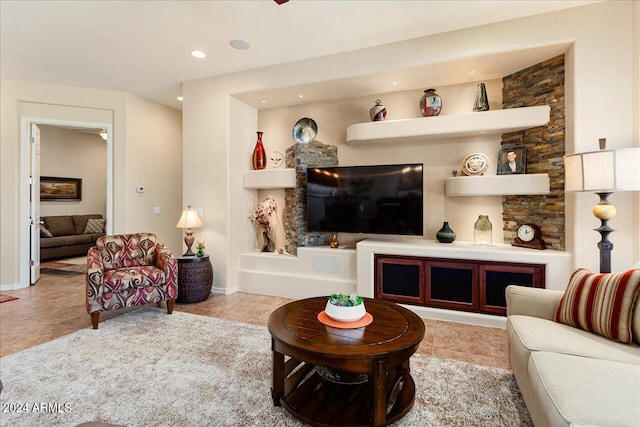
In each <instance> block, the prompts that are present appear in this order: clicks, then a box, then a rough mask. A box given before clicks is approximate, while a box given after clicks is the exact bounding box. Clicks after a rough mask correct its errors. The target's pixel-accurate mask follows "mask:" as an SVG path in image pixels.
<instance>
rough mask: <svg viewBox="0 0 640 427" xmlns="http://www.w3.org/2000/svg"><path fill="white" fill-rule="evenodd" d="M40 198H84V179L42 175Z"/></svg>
mask: <svg viewBox="0 0 640 427" xmlns="http://www.w3.org/2000/svg"><path fill="white" fill-rule="evenodd" d="M40 200H82V179H80V178H57V177H52V176H41V177H40Z"/></svg>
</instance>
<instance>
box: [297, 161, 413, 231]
mask: <svg viewBox="0 0 640 427" xmlns="http://www.w3.org/2000/svg"><path fill="white" fill-rule="evenodd" d="M422 182H423V177H422V164H421V163H415V164H402V165H376V166H335V167H322V168H314V167H310V168H307V231H326V232H344V233H370V234H401V235H422V233H423V231H422V222H423V219H422V210H423V200H422V199H423V192H422Z"/></svg>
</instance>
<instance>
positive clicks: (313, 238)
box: [284, 142, 338, 255]
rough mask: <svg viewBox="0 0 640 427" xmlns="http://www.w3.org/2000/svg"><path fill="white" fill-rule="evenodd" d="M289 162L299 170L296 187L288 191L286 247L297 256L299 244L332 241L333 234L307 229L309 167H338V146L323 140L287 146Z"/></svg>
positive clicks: (311, 244)
mask: <svg viewBox="0 0 640 427" xmlns="http://www.w3.org/2000/svg"><path fill="white" fill-rule="evenodd" d="M285 164H286V167H288V168H293V169H295V170H296V186H295V188H287V189H286V190H285V193H284V205H285V215H284V229H285V244H284V248H285V251H287V252H288V253H290V254H293V255H297V253H298V246H323V245H328V244H329V242H330V241H331V237H332V235H331V233H309V232H307V168H308V167H329V166H338V147H336V146H335V145H325V144H322V143H319V142H313V143H311V144H294V145H292V146H291V147H289V148H287V153H286V155H285Z"/></svg>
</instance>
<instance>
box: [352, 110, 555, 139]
mask: <svg viewBox="0 0 640 427" xmlns="http://www.w3.org/2000/svg"><path fill="white" fill-rule="evenodd" d="M550 112H551V108H550V107H549V106H548V105H540V106H535V107H520V108H508V109H506V110H492V111H482V112H474V113H468V114H456V115H448V116H435V117H420V118H414V119H404V120H384V121H381V122H368V123H357V124H353V125H351V126H349V127H348V128H347V144H350V145H356V144H373V143H381V142H417V141H419V142H430V141H437V140H442V139H448V138H464V137H470V136H476V135H502V134H503V133H508V132H514V131H517V130H523V129H530V128H534V127H537V126H543V125H545V124H547V122H548V121H549V117H550Z"/></svg>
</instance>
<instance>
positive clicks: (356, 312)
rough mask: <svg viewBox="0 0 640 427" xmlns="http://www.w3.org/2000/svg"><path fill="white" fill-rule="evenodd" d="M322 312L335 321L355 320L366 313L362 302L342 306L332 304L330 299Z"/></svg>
mask: <svg viewBox="0 0 640 427" xmlns="http://www.w3.org/2000/svg"><path fill="white" fill-rule="evenodd" d="M324 312H325V313H327V316H329V317H330V318H332V319H333V320H335V321H337V322H357V321H358V320H360V319H362V318H363V317H364V315H365V314H367V310H366V309H365V308H364V302H363V303H362V304H360V305H356V306H353V307H342V306H339V305H333V304H331V302H330V301H327V306H326V307H325V309H324Z"/></svg>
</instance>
